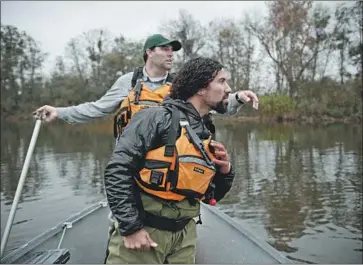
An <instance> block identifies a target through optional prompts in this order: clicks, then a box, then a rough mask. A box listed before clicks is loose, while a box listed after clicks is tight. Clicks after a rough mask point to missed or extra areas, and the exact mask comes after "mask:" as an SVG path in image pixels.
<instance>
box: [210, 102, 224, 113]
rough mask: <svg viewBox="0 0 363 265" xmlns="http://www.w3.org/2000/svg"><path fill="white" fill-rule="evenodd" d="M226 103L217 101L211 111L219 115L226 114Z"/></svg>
mask: <svg viewBox="0 0 363 265" xmlns="http://www.w3.org/2000/svg"><path fill="white" fill-rule="evenodd" d="M227 106H228V101H227V102H225V100H222V101H219V102H218V103H217V104H216V105H215V106H213V107H212V110H215V111H216V112H217V113H219V114H224V113H226V112H227Z"/></svg>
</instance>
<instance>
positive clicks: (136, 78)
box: [131, 67, 143, 104]
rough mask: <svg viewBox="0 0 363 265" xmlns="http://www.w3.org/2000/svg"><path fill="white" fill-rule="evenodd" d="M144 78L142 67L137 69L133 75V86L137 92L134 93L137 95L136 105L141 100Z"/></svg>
mask: <svg viewBox="0 0 363 265" xmlns="http://www.w3.org/2000/svg"><path fill="white" fill-rule="evenodd" d="M142 77H143V68H142V67H139V68H136V69H135V70H134V74H133V76H132V79H131V86H132V88H135V91H134V94H135V100H134V104H138V103H139V98H140V94H141V89H142V84H141V82H142Z"/></svg>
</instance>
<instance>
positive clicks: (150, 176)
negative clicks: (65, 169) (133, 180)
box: [140, 160, 170, 190]
mask: <svg viewBox="0 0 363 265" xmlns="http://www.w3.org/2000/svg"><path fill="white" fill-rule="evenodd" d="M169 167H170V163H168V162H165V161H158V160H146V161H145V166H144V168H143V169H142V170H141V171H140V180H141V182H142V183H143V184H144V185H145V186H146V187H149V188H153V189H155V188H156V189H157V190H166V183H167V176H168V172H169Z"/></svg>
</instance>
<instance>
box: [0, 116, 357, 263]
mask: <svg viewBox="0 0 363 265" xmlns="http://www.w3.org/2000/svg"><path fill="white" fill-rule="evenodd" d="M216 124H217V132H216V138H217V140H219V141H221V142H223V143H224V144H225V145H226V147H227V149H228V151H229V154H230V157H231V162H232V164H233V165H234V167H235V170H236V178H235V181H234V184H233V188H232V189H231V191H230V192H229V193H228V194H227V196H226V197H225V198H224V199H223V200H222V201H221V202H220V203H218V204H217V206H216V207H218V208H219V209H221V210H222V211H223V212H225V213H226V214H228V215H229V216H231V217H232V218H234V219H235V220H236V221H238V222H240V223H241V224H242V225H243V226H244V227H245V228H246V229H248V230H250V231H251V232H252V233H254V234H255V235H256V236H257V237H259V238H261V239H263V240H265V241H266V242H268V243H269V244H271V245H272V246H273V247H275V248H276V249H277V250H279V251H281V252H282V253H283V254H284V255H286V256H288V257H289V258H291V259H293V260H295V261H301V262H309V263H310V262H312V263H325V264H328V263H341V264H342V263H362V173H363V172H362V171H363V169H362V163H363V161H362V160H363V155H362V127H361V125H348V124H330V125H319V126H311V125H309V126H308V125H296V124H258V123H242V122H239V123H237V122H231V121H217V122H216ZM97 128H101V129H97ZM33 129H34V123H29V122H24V123H21V124H14V123H8V122H2V123H1V232H3V230H4V227H5V224H6V221H7V218H8V215H9V211H10V207H11V203H12V200H13V198H14V195H15V190H16V187H17V182H18V179H19V177H20V173H21V170H22V167H23V162H24V159H25V156H26V152H27V149H28V145H29V142H30V138H31V135H32V132H33ZM113 146H114V139H113V137H112V135H111V134H110V133H107V132H106V129H105V127H104V126H103V127H95V126H94V125H67V124H65V123H63V122H58V123H55V124H44V125H42V127H41V130H40V133H39V137H38V140H37V144H36V147H35V151H34V154H33V157H32V161H31V164H30V168H29V171H28V175H27V179H26V183H25V185H24V190H23V194H22V197H21V200H20V203H19V207H18V210H17V213H16V217H15V221H14V226H13V228H12V230H11V234H10V238H9V242H8V245H7V252H8V251H10V250H13V249H15V248H16V247H18V246H19V245H21V244H23V243H25V242H26V241H28V240H29V239H31V238H32V237H34V236H36V235H38V234H39V233H41V232H43V231H44V230H46V229H48V228H50V227H52V226H54V225H55V224H58V223H59V222H60V221H62V220H63V219H65V218H66V217H68V216H69V215H70V214H72V213H75V212H78V211H80V210H81V209H83V208H84V207H85V206H86V205H89V204H91V203H94V202H97V201H100V200H101V199H103V198H104V187H103V171H104V167H105V165H106V164H107V162H108V160H109V157H110V155H111V152H112V150H113Z"/></svg>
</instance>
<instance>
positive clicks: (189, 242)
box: [105, 57, 234, 264]
mask: <svg viewBox="0 0 363 265" xmlns="http://www.w3.org/2000/svg"><path fill="white" fill-rule="evenodd" d="M228 76H229V75H228V73H227V71H226V70H225V69H224V68H223V66H222V65H221V64H220V63H219V62H217V61H215V60H212V59H209V58H203V57H199V58H195V59H192V60H190V61H188V62H187V63H186V64H185V65H184V66H183V67H182V69H181V70H180V71H179V73H178V74H177V76H176V77H175V78H174V80H173V83H172V90H171V94H170V97H167V98H166V99H165V100H164V101H163V102H162V105H161V106H159V107H154V108H149V109H145V110H143V111H140V112H137V113H136V114H134V116H133V118H132V120H131V122H130V123H129V124H128V126H127V127H126V128H125V130H124V132H123V133H122V134H121V138H120V141H118V142H117V144H116V146H115V149H114V152H113V155H112V157H111V160H110V162H109V163H108V165H107V166H106V169H105V189H106V194H107V200H108V203H109V206H110V209H111V211H112V214H113V216H114V218H115V220H116V221H115V222H114V228H113V231H112V233H111V234H110V238H109V243H108V251H107V252H108V254H107V257H106V263H108V264H124V263H139V264H151V263H195V256H196V244H197V234H196V221H195V220H194V218H195V217H198V216H199V215H200V203H201V202H205V203H208V202H212V201H214V202H215V201H219V200H221V199H222V198H223V197H224V196H225V195H226V193H227V192H228V191H229V190H230V189H231V186H232V182H233V179H234V171H233V169H232V166H231V164H230V162H229V156H228V153H227V150H226V149H225V147H224V146H223V144H221V143H219V142H216V141H212V140H211V133H210V130H208V128H207V127H206V125H205V124H204V123H203V119H202V117H204V116H205V115H207V114H208V113H209V111H210V110H215V111H217V112H219V113H224V112H226V110H227V104H228V96H229V94H230V92H231V88H230V87H229V85H228V82H227V80H228Z"/></svg>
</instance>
